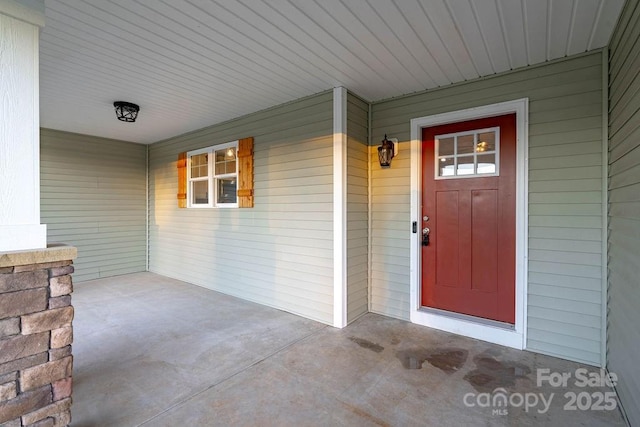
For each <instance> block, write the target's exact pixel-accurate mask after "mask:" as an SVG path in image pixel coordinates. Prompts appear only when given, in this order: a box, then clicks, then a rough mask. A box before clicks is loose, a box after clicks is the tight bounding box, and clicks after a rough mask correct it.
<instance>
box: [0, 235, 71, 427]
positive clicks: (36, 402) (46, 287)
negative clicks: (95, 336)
mask: <svg viewBox="0 0 640 427" xmlns="http://www.w3.org/2000/svg"><path fill="white" fill-rule="evenodd" d="M76 256H77V251H76V248H73V247H70V246H62V245H61V246H53V247H50V248H48V249H42V250H36V251H18V252H6V253H2V252H0V425H2V426H5V427H25V426H39V427H45V426H46V427H58V426H67V425H69V423H70V422H71V384H72V375H71V373H72V363H73V356H72V354H71V342H72V341H73V328H72V320H73V306H72V305H71V292H72V288H73V285H72V281H71V273H73V265H72V261H73V259H75V258H76Z"/></svg>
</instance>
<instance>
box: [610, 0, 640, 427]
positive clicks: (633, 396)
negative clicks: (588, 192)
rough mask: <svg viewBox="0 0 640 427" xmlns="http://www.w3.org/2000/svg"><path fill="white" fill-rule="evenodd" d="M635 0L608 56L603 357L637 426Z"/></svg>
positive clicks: (639, 153)
mask: <svg viewBox="0 0 640 427" xmlns="http://www.w3.org/2000/svg"><path fill="white" fill-rule="evenodd" d="M638 69H640V3H639V2H638V1H637V0H633V1H628V2H627V4H626V7H625V9H624V11H623V13H622V16H621V17H620V21H619V23H618V27H617V29H616V31H615V33H614V35H613V38H612V42H611V46H610V58H609V265H608V267H609V316H608V331H607V332H608V334H607V336H608V342H607V361H608V363H607V364H608V368H609V370H610V371H611V372H614V373H616V374H617V375H618V378H619V381H618V385H617V391H618V394H619V397H620V401H621V403H622V405H623V407H624V409H625V412H626V414H627V416H628V417H629V421H630V424H631V425H640V374H639V373H638V372H639V371H638V367H637V365H636V361H635V357H634V356H635V355H637V354H638V353H640V329H639V328H638V325H640V311H639V310H638V302H640V281H638V277H640V263H638V254H639V253H640V75H639V74H638Z"/></svg>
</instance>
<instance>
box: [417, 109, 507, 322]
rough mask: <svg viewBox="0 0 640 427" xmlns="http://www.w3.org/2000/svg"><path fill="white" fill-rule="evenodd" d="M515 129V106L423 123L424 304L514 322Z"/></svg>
mask: <svg viewBox="0 0 640 427" xmlns="http://www.w3.org/2000/svg"><path fill="white" fill-rule="evenodd" d="M488 129H494V130H495V132H494V133H493V134H492V131H488ZM496 129H497V130H496ZM515 131H516V129H515V114H510V115H505V116H498V117H491V118H486V119H479V120H471V121H466V122H460V123H453V124H447V125H442V126H436V127H431V128H425V129H423V150H422V152H423V159H422V162H423V200H422V217H423V218H425V217H428V221H424V222H423V225H422V226H423V227H429V229H430V234H429V241H430V242H429V245H428V246H422V305H423V306H426V307H432V308H438V309H442V310H447V311H453V312H456V313H463V314H469V315H472V316H477V317H483V318H487V319H493V320H498V321H501V322H508V323H514V322H515V196H516V194H515V189H516V182H515V181H516V175H515V171H516V169H515V166H516V132H515ZM494 134H495V135H494ZM452 135H453V136H452ZM470 135H471V136H470ZM439 136H442V138H441V140H442V141H443V142H442V146H441V147H439V148H437V147H436V137H439ZM494 137H495V138H494ZM474 138H475V139H474ZM454 147H455V148H454ZM436 150H439V151H438V152H437V153H436ZM487 151H488V152H487ZM436 156H438V157H436ZM436 165H437V166H436ZM494 172H497V173H494ZM474 174H475V175H474ZM436 175H438V178H436ZM483 175H489V176H483Z"/></svg>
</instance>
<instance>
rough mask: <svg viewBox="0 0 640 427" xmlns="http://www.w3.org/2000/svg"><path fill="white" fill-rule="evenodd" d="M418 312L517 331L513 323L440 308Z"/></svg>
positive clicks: (425, 308) (423, 308)
mask: <svg viewBox="0 0 640 427" xmlns="http://www.w3.org/2000/svg"><path fill="white" fill-rule="evenodd" d="M418 311H422V312H424V313H431V314H436V315H438V316H446V317H449V318H451V319H457V320H464V321H467V322H472V323H476V324H479V325H483V326H492V327H494V328H500V329H505V330H507V331H515V329H516V327H515V325H513V324H511V323H506V322H500V321H499V320H491V319H485V318H484V317H476V316H471V315H469V314H463V313H456V312H455V311H447V310H441V309H439V308H433V307H420V308H419V309H418Z"/></svg>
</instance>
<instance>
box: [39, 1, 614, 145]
mask: <svg viewBox="0 0 640 427" xmlns="http://www.w3.org/2000/svg"><path fill="white" fill-rule="evenodd" d="M623 4H624V0H164V1H161V0H139V1H132V0H109V1H106V0H45V5H46V17H47V22H46V27H45V28H44V29H43V31H42V34H41V43H40V70H41V72H40V81H41V83H40V95H41V97H40V109H41V126H43V127H47V128H52V129H59V130H66V131H71V132H78V133H84V134H90V135H98V136H103V137H108V138H115V139H122V140H127V141H134V142H140V143H152V142H156V141H159V140H162V139H165V138H169V137H172V136H175V135H179V134H182V133H185V132H188V131H192V130H196V129H199V128H202V127H205V126H208V125H212V124H215V123H219V122H222V121H225V120H229V119H232V118H235V117H238V116H242V115H244V114H248V113H251V112H254V111H258V110H262V109H264V108H268V107H271V106H274V105H278V104H281V103H284V102H287V101H290V100H294V99H297V98H300V97H303V96H307V95H311V94H314V93H317V92H321V91H324V90H327V89H330V88H332V87H335V86H345V87H346V88H348V89H350V90H351V91H353V92H354V93H356V94H358V95H360V96H362V97H363V98H365V99H367V100H369V101H377V100H381V99H385V98H390V97H395V96H399V95H403V94H408V93H412V92H417V91H422V90H425V89H432V88H436V87H439V86H446V85H449V84H451V83H456V82H461V81H465V80H470V79H475V78H478V77H481V76H488V75H492V74H495V73H499V72H503V71H507V70H510V69H515V68H519V67H524V66H526V65H530V64H537V63H541V62H545V61H549V60H553V59H556V58H561V57H564V56H568V55H573V54H577V53H580V52H585V51H589V50H593V49H598V48H600V47H603V46H605V45H607V43H608V41H609V38H610V36H611V33H612V31H613V28H614V26H615V24H616V21H617V19H618V16H619V14H620V11H621V9H622V6H623ZM118 100H122V101H129V102H134V103H137V104H139V105H140V115H139V118H138V120H137V121H136V122H135V123H124V122H119V121H118V120H116V118H115V113H114V111H113V106H112V104H113V102H114V101H118ZM240 136H242V135H240Z"/></svg>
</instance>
